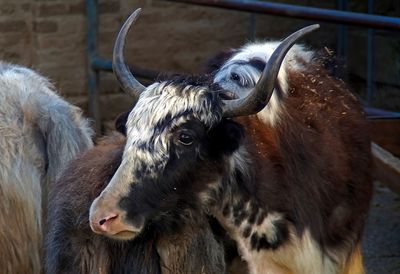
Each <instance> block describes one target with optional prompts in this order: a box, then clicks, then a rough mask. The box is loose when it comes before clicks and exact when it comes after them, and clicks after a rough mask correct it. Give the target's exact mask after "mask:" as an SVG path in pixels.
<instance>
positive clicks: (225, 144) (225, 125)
mask: <svg viewBox="0 0 400 274" xmlns="http://www.w3.org/2000/svg"><path fill="white" fill-rule="evenodd" d="M209 135H210V137H211V144H212V149H213V150H215V151H222V152H224V153H227V154H231V153H233V152H234V151H235V150H237V149H238V148H239V145H240V144H241V142H242V140H243V139H244V129H243V126H241V125H240V124H238V123H236V122H234V121H232V120H230V119H224V120H222V122H221V123H219V124H218V126H216V127H215V128H213V129H212V130H211V131H210V133H209Z"/></svg>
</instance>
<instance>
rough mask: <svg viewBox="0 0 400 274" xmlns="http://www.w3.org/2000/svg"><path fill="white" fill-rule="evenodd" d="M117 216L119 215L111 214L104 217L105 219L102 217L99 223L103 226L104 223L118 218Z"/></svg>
mask: <svg viewBox="0 0 400 274" xmlns="http://www.w3.org/2000/svg"><path fill="white" fill-rule="evenodd" d="M117 217H118V215H111V216H109V217H106V218H104V219H101V220H100V221H99V225H100V226H102V225H104V224H105V223H106V222H110V221H112V220H114V219H116V218H117Z"/></svg>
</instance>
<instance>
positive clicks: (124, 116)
mask: <svg viewBox="0 0 400 274" xmlns="http://www.w3.org/2000/svg"><path fill="white" fill-rule="evenodd" d="M129 113H131V110H128V111H125V112H123V113H121V114H120V115H118V117H117V119H115V122H114V125H115V129H116V130H117V131H118V132H119V133H122V134H123V135H124V136H126V121H127V120H128V116H129Z"/></svg>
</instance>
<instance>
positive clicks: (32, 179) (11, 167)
mask: <svg viewBox="0 0 400 274" xmlns="http://www.w3.org/2000/svg"><path fill="white" fill-rule="evenodd" d="M91 134H92V131H91V130H90V129H89V127H88V123H87V121H86V120H85V119H83V118H82V117H81V112H80V110H79V109H78V108H76V107H74V106H72V105H70V104H68V103H67V102H66V101H64V100H63V99H61V98H60V97H59V96H58V95H57V94H56V92H55V90H54V87H53V86H52V85H51V84H50V82H49V81H48V80H47V79H45V78H44V77H42V76H40V75H39V74H37V73H35V72H34V71H32V70H30V69H28V68H24V67H21V66H16V65H11V64H6V63H0V148H1V149H0V150H1V157H0V212H1V214H0V250H2V251H4V252H2V254H1V256H0V273H4V274H27V273H34V274H37V273H40V272H41V242H42V230H43V225H42V215H43V214H42V203H43V204H45V203H46V199H47V198H46V192H47V187H48V182H51V181H53V180H55V179H56V178H57V176H58V175H59V174H60V172H61V170H62V169H63V167H64V165H65V164H66V163H67V162H68V161H70V160H71V159H73V158H74V157H75V156H76V155H77V154H78V153H80V152H82V151H84V150H86V149H88V148H90V147H91V146H92V141H91Z"/></svg>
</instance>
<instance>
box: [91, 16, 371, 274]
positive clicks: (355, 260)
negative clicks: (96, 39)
mask: <svg viewBox="0 0 400 274" xmlns="http://www.w3.org/2000/svg"><path fill="white" fill-rule="evenodd" d="M137 16H138V11H136V12H135V13H134V14H133V15H132V16H131V17H130V18H129V19H128V20H127V22H126V23H125V24H124V26H123V27H122V30H121V32H120V36H119V37H118V38H117V41H116V47H115V52H114V69H115V73H116V75H117V78H118V79H119V81H120V82H121V85H122V87H123V88H124V89H125V90H126V91H127V92H129V93H137V94H140V97H139V99H138V101H137V103H136V106H135V107H134V108H133V110H132V111H131V113H130V115H129V117H128V121H127V142H126V145H125V148H124V151H123V156H122V162H121V164H120V165H119V167H118V169H117V171H116V173H115V175H114V176H113V178H112V179H111V181H110V183H109V185H108V186H107V187H106V188H105V189H104V190H103V191H102V192H101V194H100V195H99V196H98V197H97V198H96V200H95V201H94V202H93V204H92V205H91V208H90V225H91V227H92V230H93V231H95V232H96V233H99V234H103V235H110V236H111V235H112V237H116V238H117V237H120V238H121V239H134V238H136V237H140V236H139V235H140V234H141V233H143V232H144V231H146V228H147V227H148V225H149V224H151V223H152V222H153V220H156V219H157V218H164V217H167V216H168V212H171V211H176V210H177V209H179V208H180V207H182V206H183V205H185V206H190V207H193V208H202V209H203V210H204V211H206V212H208V213H209V214H211V215H213V216H215V217H216V218H217V219H218V220H219V222H220V223H221V224H222V226H224V227H225V229H226V230H227V231H228V232H229V234H230V235H231V237H232V238H233V239H234V240H235V241H236V243H237V245H238V247H239V252H240V254H241V256H242V257H243V258H244V259H245V260H246V261H247V262H248V264H249V268H250V272H251V273H273V274H278V273H279V274H280V273H291V274H294V273H296V274H321V273H324V274H333V273H335V274H336V273H347V274H350V273H352V274H354V273H364V270H363V264H362V256H361V253H360V238H361V234H362V229H363V226H364V222H365V219H366V215H367V212H368V208H369V201H370V198H371V192H372V184H371V180H370V170H371V155H370V139H369V137H368V135H367V134H366V132H367V124H366V121H365V118H364V113H363V110H362V108H361V106H360V104H359V102H357V100H356V99H355V98H354V97H353V96H352V95H351V93H350V92H349V91H348V90H347V89H346V87H345V85H344V84H343V83H342V82H340V81H338V80H336V79H334V78H331V77H330V76H328V74H327V73H325V72H324V70H323V69H322V68H321V66H320V65H319V64H318V63H305V64H302V63H301V60H302V59H303V58H299V65H296V66H287V69H286V70H285V71H284V74H283V75H279V76H278V73H279V68H280V65H281V63H282V61H283V60H284V57H285V55H286V53H287V52H288V50H289V49H290V48H291V46H292V45H293V44H294V43H295V42H296V41H297V40H298V39H299V38H301V37H302V36H303V35H304V34H306V33H308V32H310V31H312V30H314V29H316V28H317V27H316V26H310V27H307V28H304V29H302V30H300V31H298V32H296V33H294V34H292V35H290V36H289V37H288V38H286V39H285V40H284V41H283V42H282V43H281V44H279V46H278V47H277V48H276V49H275V50H274V52H273V53H272V54H271V55H270V56H269V58H268V62H267V64H266V65H265V68H264V70H263V73H262V76H261V78H260V80H259V81H258V82H257V84H256V85H255V87H253V88H251V89H250V91H249V92H248V94H245V96H242V97H240V96H239V97H240V98H236V97H237V96H236V94H235V92H234V91H232V90H214V89H213V88H214V87H215V85H213V86H207V85H188V84H186V83H185V81H162V82H156V83H154V84H152V85H150V86H148V87H147V88H145V87H144V86H142V85H141V84H140V83H139V82H138V81H137V80H136V79H135V78H134V77H133V75H132V74H131V73H130V71H129V69H128V68H127V66H126V65H125V62H124V58H123V54H122V51H123V48H124V43H125V37H126V34H127V32H128V29H129V27H130V25H131V23H132V22H133V21H135V19H136V18H137ZM299 53H301V54H302V56H303V55H305V54H306V53H304V54H303V51H302V50H301V49H300V48H299ZM289 56H290V54H289ZM293 57H294V58H296V56H293ZM277 76H278V82H276V78H277ZM283 85H284V86H286V87H287V88H286V90H287V91H288V92H287V93H285V92H282V93H281V94H280V96H277V98H276V106H272V107H269V103H268V102H269V101H270V100H269V99H270V98H271V96H274V95H275V94H274V89H275V90H277V89H283V88H284V86H283ZM274 87H276V88H274ZM272 98H274V97H272ZM266 109H267V110H268V111H265V110H266ZM276 111H278V113H276ZM263 112H264V113H265V115H267V116H269V115H272V116H274V118H272V117H265V115H264V114H263ZM259 113H261V115H259ZM267 120H270V122H269V121H267ZM170 217H171V218H173V217H174V216H170Z"/></svg>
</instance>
